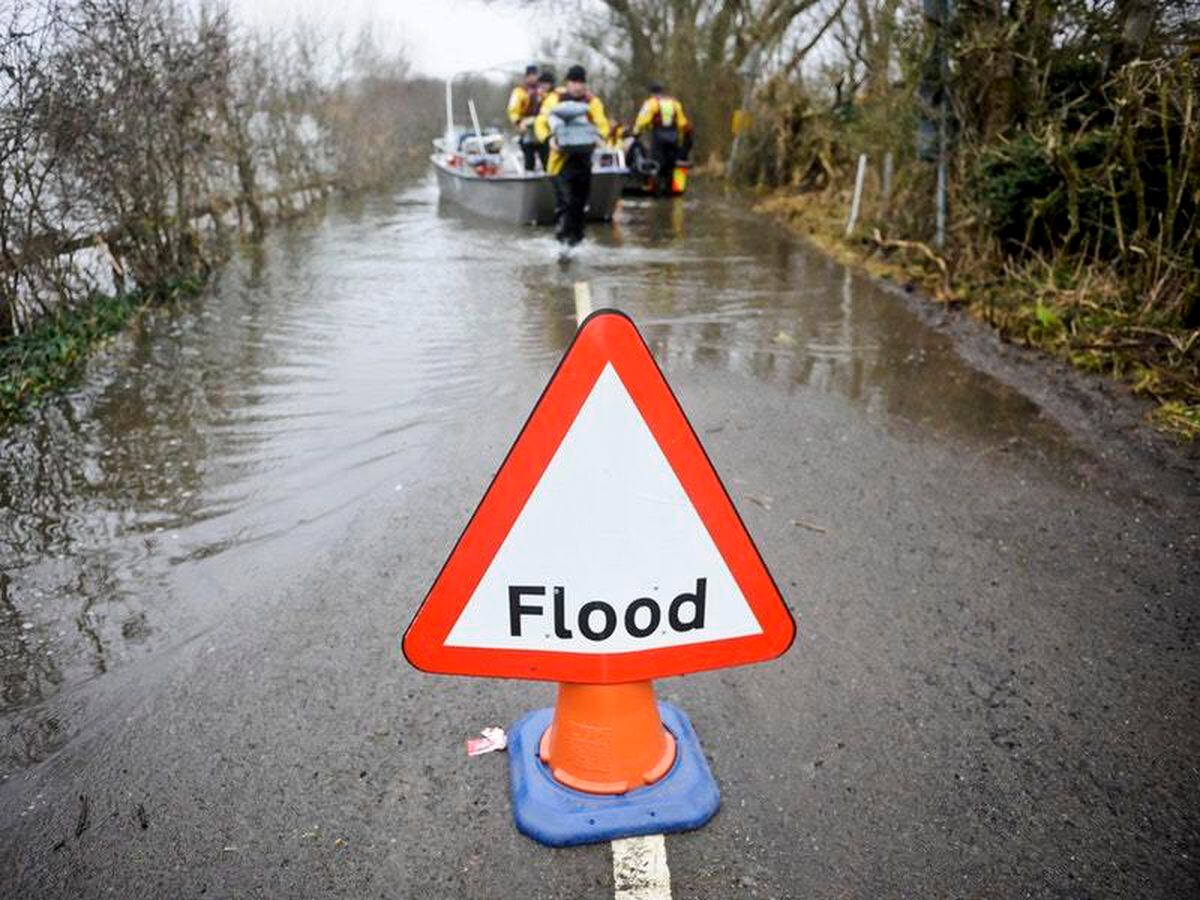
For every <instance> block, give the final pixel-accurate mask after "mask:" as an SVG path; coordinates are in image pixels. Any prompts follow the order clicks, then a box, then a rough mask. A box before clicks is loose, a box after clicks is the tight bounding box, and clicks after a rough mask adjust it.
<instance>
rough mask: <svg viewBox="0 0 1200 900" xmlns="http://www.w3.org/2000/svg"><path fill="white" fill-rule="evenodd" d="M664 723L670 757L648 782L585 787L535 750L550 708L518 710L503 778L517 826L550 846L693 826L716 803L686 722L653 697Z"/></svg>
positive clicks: (697, 744) (716, 793)
mask: <svg viewBox="0 0 1200 900" xmlns="http://www.w3.org/2000/svg"><path fill="white" fill-rule="evenodd" d="M658 711H659V715H661V716H662V722H663V725H664V726H666V728H667V730H668V731H670V732H671V734H672V735H674V737H675V762H674V764H673V765H672V766H671V769H670V771H668V772H667V774H666V775H664V776H663V777H662V778H661V779H659V780H658V781H656V782H655V783H654V784H651V785H648V786H646V787H642V788H638V789H637V790H634V791H630V792H629V793H628V794H614V795H602V794H586V793H584V792H583V791H576V790H572V789H571V788H569V787H564V786H563V785H561V784H559V783H558V782H557V781H555V780H554V778H553V776H552V775H551V774H550V770H549V769H547V768H546V766H545V764H544V763H543V762H542V761H541V758H540V757H539V756H538V745H539V743H540V742H541V739H542V734H543V733H544V732H545V731H546V729H547V728H549V727H550V722H551V720H552V719H553V718H554V710H553V709H550V708H547V709H538V710H534V711H533V712H531V713H529V714H528V715H526V716H524V717H522V718H521V719H520V720H519V721H518V722H517V723H516V724H515V725H513V726H512V728H511V729H510V730H509V734H508V759H509V785H510V787H511V788H512V802H513V818H514V819H516V822H517V829H518V830H519V831H520V832H521V833H522V834H524V835H527V836H528V837H531V838H533V839H534V840H535V841H539V842H540V843H543V844H546V845H548V846H550V847H570V846H574V845H576V844H594V843H598V842H600V841H611V840H612V839H613V838H621V837H633V836H634V835H639V834H664V833H666V832H671V831H688V830H690V829H692V828H699V827H700V826H701V825H703V824H704V823H705V822H707V821H708V820H709V819H711V818H712V817H713V815H714V814H715V813H716V811H717V807H718V806H720V805H721V794H720V791H718V790H717V782H716V780H715V779H714V778H713V776H712V772H710V771H709V768H708V762H707V761H706V760H705V759H704V751H703V750H701V749H700V740H699V738H697V737H696V732H695V731H694V730H693V729H692V723H691V722H690V721H688V717H687V716H686V715H684V713H683V711H682V710H681V709H679V708H678V707H675V706H672V705H671V704H670V703H662V702H660V703H659V704H658Z"/></svg>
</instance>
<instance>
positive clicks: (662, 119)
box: [633, 82, 692, 197]
mask: <svg viewBox="0 0 1200 900" xmlns="http://www.w3.org/2000/svg"><path fill="white" fill-rule="evenodd" d="M648 92H649V94H650V96H649V97H647V98H646V102H645V103H643V104H642V108H641V111H640V112H639V113H638V116H637V121H636V122H634V123H633V133H634V136H635V137H640V136H641V135H643V134H646V133H649V135H650V153H651V156H652V157H653V159H654V161H655V162H656V163H657V164H658V173H657V174H656V175H655V178H654V188H655V191H654V192H655V193H656V194H657V195H658V196H660V197H662V196H664V195H666V194H669V193H670V192H671V184H672V182H673V180H674V178H675V162H676V161H677V160H678V159H680V158H682V157H685V156H687V153H688V151H689V150H690V149H691V141H692V123H691V122H689V121H688V117H687V114H686V113H685V112H684V111H683V104H682V103H680V102H679V101H678V100H676V99H675V98H674V97H671V96H669V95H667V94H666V93H664V91H663V86H662V85H661V84H659V83H658V82H654V83H652V84H651V85H650V87H649V88H648Z"/></svg>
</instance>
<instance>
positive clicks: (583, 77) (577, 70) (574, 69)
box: [567, 66, 587, 81]
mask: <svg viewBox="0 0 1200 900" xmlns="http://www.w3.org/2000/svg"><path fill="white" fill-rule="evenodd" d="M567 81H587V72H585V71H584V70H583V66H571V68H569V69H567Z"/></svg>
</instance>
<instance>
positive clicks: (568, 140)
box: [549, 99, 600, 153]
mask: <svg viewBox="0 0 1200 900" xmlns="http://www.w3.org/2000/svg"><path fill="white" fill-rule="evenodd" d="M549 119H550V132H551V134H553V135H554V137H555V138H556V139H557V140H558V147H559V149H560V150H562V151H563V152H564V153H590V152H591V151H592V149H593V148H594V147H595V146H596V142H597V141H598V140H599V139H600V132H599V131H597V130H596V126H595V125H593V124H592V120H591V119H590V118H588V105H587V103H586V102H585V101H583V100H571V99H564V100H560V101H559V102H558V103H557V104H556V105H555V106H554V108H553V109H551V110H550V115H549Z"/></svg>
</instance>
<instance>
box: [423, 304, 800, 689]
mask: <svg viewBox="0 0 1200 900" xmlns="http://www.w3.org/2000/svg"><path fill="white" fill-rule="evenodd" d="M794 635H795V624H794V623H793V621H792V617H791V614H790V613H789V612H788V609H787V606H786V605H785V604H784V602H783V598H782V597H781V596H780V594H779V590H778V588H776V586H775V583H774V581H772V579H771V576H770V574H769V573H768V572H767V568H766V566H765V565H764V564H763V561H762V558H761V557H760V556H759V554H758V551H757V550H756V549H755V547H754V543H753V541H751V539H750V536H749V534H748V533H747V532H746V528H745V526H744V525H743V524H742V521H741V519H740V518H739V517H738V514H737V511H736V510H735V509H734V506H733V503H732V502H731V501H730V499H729V495H728V494H727V493H726V492H725V489H724V487H723V486H722V485H721V481H720V479H719V478H718V477H717V474H716V472H715V471H714V469H713V467H712V464H711V463H710V462H709V460H708V457H707V455H706V454H705V452H704V448H703V447H701V445H700V441H699V439H698V438H697V437H696V434H695V432H694V431H693V430H692V427H691V425H689V424H688V421H687V418H686V417H685V416H684V414H683V410H682V409H680V407H679V403H678V401H676V399H675V396H674V395H673V394H672V393H671V389H670V387H668V385H667V382H666V379H665V378H663V375H662V372H660V371H659V369H658V366H657V365H655V363H654V359H653V357H652V356H651V355H650V351H649V349H648V348H647V347H646V344H645V342H644V341H643V340H642V337H641V335H640V334H638V332H637V329H636V328H635V327H634V325H633V323H632V322H631V321H630V320H629V319H628V317H626V316H625V315H624V314H622V313H619V312H615V311H613V310H601V311H600V312H597V313H594V314H593V315H591V316H590V317H589V318H588V319H587V320H586V321H585V322H584V323H583V325H582V326H581V328H580V329H579V332H578V334H577V335H576V337H575V341H574V343H572V344H571V347H570V348H569V349H568V350H567V353H566V355H565V356H564V357H563V360H562V362H561V363H560V364H559V367H558V370H557V371H556V372H555V373H554V376H553V377H552V378H551V380H550V383H549V385H547V387H546V390H545V391H544V392H543V394H542V397H541V399H540V400H539V401H538V404H537V406H536V407H535V408H534V410H533V413H532V414H531V415H530V417H529V421H528V422H526V424H525V427H524V429H522V431H521V434H520V435H519V436H518V437H517V440H516V443H514V444H513V447H512V449H511V450H510V451H509V454H508V457H507V458H506V459H505V460H504V463H503V465H502V466H501V467H500V470H499V471H498V472H497V473H496V477H495V479H494V480H493V482H492V484H491V487H489V488H488V491H487V493H486V494H485V495H484V497H483V500H482V502H481V503H480V504H479V508H478V509H477V510H476V511H475V515H474V516H472V518H471V521H470V522H469V523H468V524H467V527H466V529H465V530H464V531H463V534H462V536H461V537H460V538H459V540H458V544H457V545H456V546H455V548H454V550H453V552H451V554H450V558H449V559H448V560H447V561H446V564H445V566H444V567H443V568H442V571H441V573H440V574H439V575H438V577H437V580H436V581H435V582H434V585H433V588H432V589H431V590H430V592H429V595H428V596H427V597H426V598H425V602H424V603H423V604H422V606H421V608H420V610H419V611H418V612H417V615H416V618H414V619H413V622H412V624H411V625H410V626H409V629H408V632H407V633H406V634H405V636H404V654H405V656H407V657H408V660H409V661H410V662H411V663H412V664H413V665H414V666H416V667H417V668H419V669H424V670H426V671H429V672H444V673H449V674H461V675H490V676H495V677H503V678H535V679H543V680H548V681H569V682H582V683H591V684H609V683H616V682H625V681H640V680H644V679H649V678H660V677H664V676H667V675H680V674H683V673H685V672H695V671H699V670H702V669H716V668H722V667H725V666H735V665H741V664H743V663H750V662H758V661H760V660H764V659H770V658H772V657H775V656H778V655H780V654H781V653H783V652H784V651H785V650H787V648H788V647H789V646H790V645H791V642H792V638H793V637H794Z"/></svg>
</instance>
